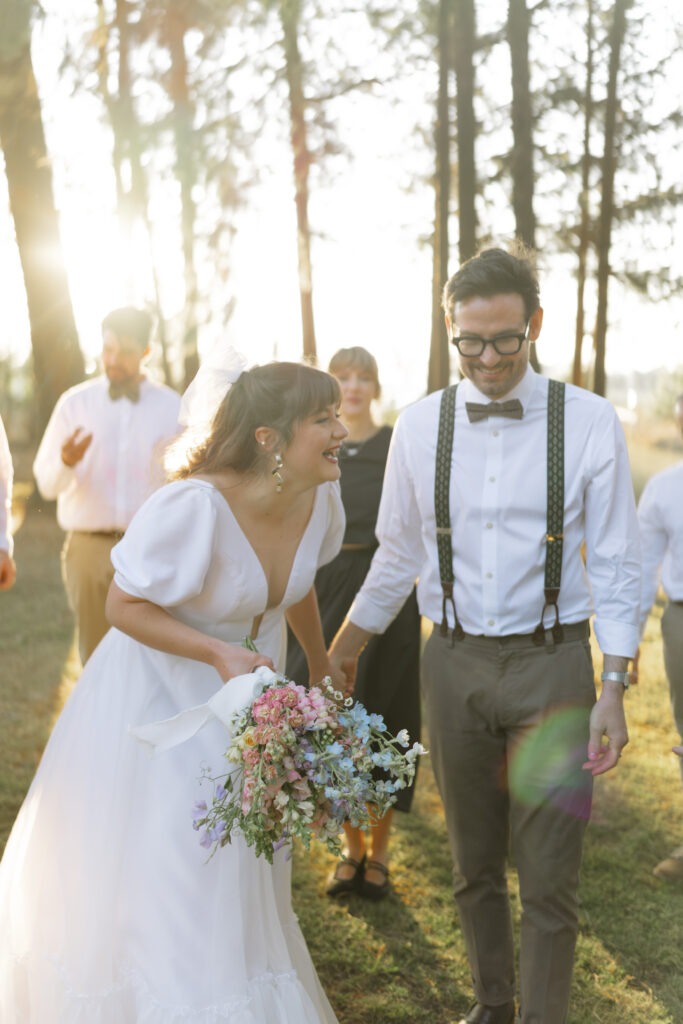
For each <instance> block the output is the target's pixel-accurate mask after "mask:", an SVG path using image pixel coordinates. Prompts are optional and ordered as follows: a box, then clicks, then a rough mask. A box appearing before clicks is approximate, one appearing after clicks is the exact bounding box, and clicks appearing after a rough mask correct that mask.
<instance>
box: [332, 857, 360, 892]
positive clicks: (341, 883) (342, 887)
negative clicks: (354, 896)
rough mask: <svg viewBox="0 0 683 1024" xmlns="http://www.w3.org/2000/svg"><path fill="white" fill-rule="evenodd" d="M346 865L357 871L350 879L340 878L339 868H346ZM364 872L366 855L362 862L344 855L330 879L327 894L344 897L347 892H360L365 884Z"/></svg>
mask: <svg viewBox="0 0 683 1024" xmlns="http://www.w3.org/2000/svg"><path fill="white" fill-rule="evenodd" d="M345 864H349V865H350V866H351V867H352V868H355V869H356V870H355V871H354V873H353V874H352V875H351V877H350V878H339V876H338V875H337V872H338V871H339V868H342V867H344V865H345ZM364 871H365V854H363V856H362V857H361V859H360V860H354V858H353V857H347V856H346V854H342V856H341V860H339V861H338V862H337V865H336V867H335V869H334V871H333V872H332V874H331V875H330V878H329V879H328V882H327V888H326V889H325V892H326V893H327V895H328V896H344V895H345V894H346V893H347V892H358V891H359V889H360V887H361V885H362V882H363V873H364Z"/></svg>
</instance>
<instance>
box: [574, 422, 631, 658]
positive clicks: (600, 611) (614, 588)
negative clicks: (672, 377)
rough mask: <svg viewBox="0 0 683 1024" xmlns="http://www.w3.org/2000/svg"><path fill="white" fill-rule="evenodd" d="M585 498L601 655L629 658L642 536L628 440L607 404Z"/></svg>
mask: <svg viewBox="0 0 683 1024" xmlns="http://www.w3.org/2000/svg"><path fill="white" fill-rule="evenodd" d="M596 426H597V428H598V430H599V434H598V435H597V436H596V440H595V452H594V458H593V465H592V473H591V480H590V483H589V485H588V487H587V489H586V498H585V537H586V571H587V573H588V579H589V581H590V585H591V590H592V592H593V601H594V605H595V635H596V637H597V640H598V643H599V645H600V650H601V651H602V652H603V654H615V655H621V656H622V657H627V658H632V657H633V655H634V654H635V651H636V648H637V647H638V638H639V625H640V619H639V610H640V538H639V535H638V519H637V516H636V505H635V498H634V495H633V482H632V480H631V468H630V465H629V460H628V452H627V449H626V440H625V438H624V432H623V430H622V428H621V424H620V423H619V420H618V418H617V415H616V413H615V411H614V409H613V408H612V406H610V405H609V404H608V403H605V411H604V415H603V418H602V420H601V421H600V423H599V424H596Z"/></svg>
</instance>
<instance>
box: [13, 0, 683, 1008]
mask: <svg viewBox="0 0 683 1024" xmlns="http://www.w3.org/2000/svg"><path fill="white" fill-rule="evenodd" d="M682 36H683V13H681V9H680V5H679V4H678V2H677V0H675V2H674V0H654V2H652V0H650V2H645V0H615V2H607V0H536V2H533V3H532V2H526V0H510V2H509V3H506V2H503V0H477V2H474V0H398V2H394V3H389V2H384V0H365V2H363V0H182V2H181V0H167V2H162V0H43V2H42V4H41V5H40V6H39V5H38V4H35V3H32V2H31V0H0V147H1V149H2V155H3V160H4V163H3V164H2V167H1V169H0V295H1V297H2V312H3V322H2V330H1V331H0V413H1V414H2V416H3V420H4V422H5V423H6V425H7V427H8V431H9V434H10V440H11V442H12V448H13V454H14V456H15V463H16V469H17V474H16V476H17V481H18V483H17V486H16V487H15V508H14V527H15V532H16V540H17V546H16V557H17V564H18V580H17V584H16V586H15V588H14V589H13V590H12V591H11V592H10V593H9V594H7V595H5V598H4V601H3V602H2V607H1V609H0V650H1V651H2V652H3V653H2V678H1V679H0V746H1V747H2V750H3V758H2V767H1V770H0V847H1V846H2V844H3V843H4V841H5V838H6V836H7V834H8V831H9V828H10V826H11V823H12V821H13V820H14V817H15V815H16V812H17V810H18V807H19V805H20V803H21V800H22V799H23V796H24V794H25V792H26V788H27V786H28V784H29V782H30V779H31V776H32V774H33V771H34V769H35V765H36V763H37V761H38V758H39V756H40V752H41V750H42V747H43V745H44V743H45V741H46V739H47V736H48V735H49V732H50V729H51V727H52V724H53V721H54V717H55V715H56V714H57V713H58V711H59V708H60V706H61V704H62V701H63V699H64V698H65V697H66V695H67V694H68V692H69V691H70V689H71V686H72V685H73V682H74V679H75V677H76V675H77V673H78V665H77V659H76V655H75V650H74V646H73V622H72V618H71V615H70V613H69V610H68V607H67V604H66V599H65V595H64V592H63V588H62V585H61V581H60V578H59V548H60V546H61V542H62V535H61V531H59V528H58V526H57V524H56V522H55V520H54V517H53V516H52V515H51V514H39V510H38V509H36V508H35V507H34V508H31V501H30V498H31V493H32V490H33V484H32V481H31V473H30V467H31V459H32V453H33V450H34V447H35V444H36V441H37V439H38V437H39V436H40V432H41V431H42V428H43V426H44V423H45V420H46V418H47V416H48V415H49V413H50V410H51V409H52V406H53V404H54V401H55V399H56V398H57V396H58V395H59V394H60V393H61V391H63V390H64V389H65V388H66V387H68V386H69V385H70V384H73V383H75V382H76V381H78V380H80V379H82V378H83V376H84V375H85V374H89V373H93V372H95V371H96V368H97V354H98V352H99V349H100V331H99V323H100V321H101V319H102V316H103V315H104V314H105V313H106V312H107V311H108V310H109V309H110V308H112V307H114V306H116V305H119V304H121V303H127V302H134V303H138V304H145V305H147V306H148V307H149V308H150V309H152V310H153V311H154V312H155V314H156V319H157V325H156V336H155V358H154V362H155V369H156V372H157V373H158V374H159V375H160V376H161V377H165V378H166V379H167V380H168V381H169V382H171V383H172V384H173V385H174V386H176V387H178V388H180V387H182V386H183V384H184V382H185V380H186V379H187V377H188V376H189V375H190V374H191V373H192V372H193V369H194V367H195V366H196V365H197V362H198V360H199V358H200V357H201V355H202V353H204V352H206V351H207V349H208V348H209V347H210V346H211V344H212V343H213V342H214V341H215V340H216V339H217V338H219V337H221V336H223V335H224V334H225V333H226V332H227V334H228V335H229V337H230V338H231V340H232V341H233V342H234V344H236V345H237V346H238V347H240V348H243V349H244V350H246V351H247V352H248V354H249V355H250V356H251V357H253V358H254V359H255V360H256V361H262V360H264V359H269V358H273V357H279V358H294V359H296V358H299V357H301V356H302V355H303V354H304V353H305V354H307V355H308V357H309V358H312V357H314V356H317V358H318V360H319V362H320V364H321V365H325V363H326V361H327V359H328V357H329V356H330V355H331V353H332V352H333V351H334V350H335V349H336V348H337V347H339V346H341V345H345V344H355V343H360V344H364V345H366V346H367V347H369V348H370V349H372V350H373V351H374V352H375V353H376V355H377V356H378V359H379V362H380V370H381V375H382V378H383V383H384V394H385V400H386V403H387V405H393V406H394V407H400V406H401V405H403V404H405V403H406V402H408V401H410V400H412V399H415V398H417V397H419V396H420V395H421V394H423V393H424V392H425V391H426V390H427V389H428V388H435V387H438V386H440V385H441V384H443V383H445V381H446V379H447V377H448V373H449V363H450V358H449V351H448V345H447V339H446V338H445V334H444V331H443V325H442V318H441V314H440V311H439V308H438V307H439V303H438V295H439V292H440V289H441V286H442V284H443V282H444V280H445V279H446V276H447V273H448V271H449V270H451V271H452V270H453V268H454V267H455V266H456V265H457V263H458V262H459V261H460V259H461V258H465V257H467V256H469V255H470V254H471V253H472V252H474V251H475V250H476V248H477V247H478V246H479V245H481V244H485V243H486V242H487V241H488V240H495V241H500V242H506V241H508V240H509V239H510V238H511V237H512V236H514V235H515V234H518V235H520V236H521V237H522V238H524V239H525V240H526V241H528V242H530V243H531V244H534V245H535V246H536V247H537V248H538V250H539V254H540V269H541V277H542V288H543V300H544V305H545V307H546V317H545V322H544V332H543V336H542V339H541V344H540V345H539V353H538V354H539V358H540V360H541V365H542V369H543V370H544V371H545V372H552V373H553V374H554V375H555V376H559V377H563V378H565V379H570V380H574V381H575V382H577V383H581V384H583V385H584V386H587V387H589V388H593V389H595V390H596V391H598V392H600V393H605V392H606V393H607V394H608V396H609V397H610V398H611V399H612V400H613V401H615V403H617V404H618V405H619V406H620V407H621V408H620V412H621V414H622V416H623V418H624V421H625V423H626V427H627V438H628V442H629V451H630V455H631V462H632V468H633V475H634V486H635V489H636V493H639V491H640V489H641V487H642V485H643V483H644V481H645V480H646V479H647V477H648V476H649V475H650V474H651V473H652V472H654V471H656V470H658V469H660V468H663V467H664V466H665V465H669V464H671V462H672V461H674V460H678V459H680V458H681V455H682V454H683V449H682V448H681V444H680V439H679V438H678V437H677V436H676V431H675V429H674V425H673V424H672V423H671V421H670V416H671V408H672V404H673V396H674V394H675V393H677V392H678V391H680V390H683V376H682V375H681V373H680V369H679V367H680V363H681V359H680V355H679V352H680V345H679V338H680V332H681V320H682V315H681V314H682V306H683V301H682V291H681V278H682V277H683V247H682V246H681V244H680V242H679V240H678V238H679V234H680V230H681V228H682V227H683V222H682V217H681V199H682V198H683V186H682V185H681V180H680V167H681V166H682V163H681V155H682V153H681V150H682V148H683V112H682V110H681V98H682V96H681V84H680V83H681V82H682V81H683V48H682V47H681V42H682V41H683V40H682ZM386 411H391V410H386ZM658 411H659V412H660V413H661V414H662V415H663V416H665V417H666V419H662V421H661V423H660V424H655V425H654V426H652V425H650V426H648V427H647V428H646V429H643V419H644V417H645V418H646V414H648V413H651V412H655V413H656V412H658ZM43 511H44V512H48V510H46V509H44V510H43ZM660 615H661V604H658V605H657V607H656V608H655V611H654V614H653V616H652V617H651V620H650V622H649V624H648V630H647V633H646V636H645V640H644V644H643V659H642V670H641V676H642V678H641V685H640V686H639V687H638V688H637V689H635V688H632V690H631V691H630V694H629V709H628V710H629V722H630V731H631V744H630V746H629V748H628V749H627V752H626V756H625V757H624V759H623V764H622V766H620V769H619V771H618V772H614V773H610V775H609V776H608V777H606V778H605V779H604V780H603V782H601V783H600V786H599V787H597V789H598V792H597V800H596V811H595V815H594V820H593V822H592V825H591V828H590V830H589V837H588V842H587V849H586V858H585V863H584V870H583V888H582V899H583V906H582V922H581V934H580V937H579V946H578V951H577V965H576V971H575V977H574V987H573V992H572V1011H571V1017H570V1024H623V1022H625V1021H627V1022H629V1024H678V1022H680V1021H681V1020H683V977H682V976H681V971H680V949H681V945H682V943H683V916H682V915H681V913H680V897H681V890H672V889H670V888H667V887H664V886H662V885H661V883H659V882H658V881H657V879H655V878H654V877H653V875H652V867H653V865H654V864H655V863H656V862H657V860H659V859H660V858H661V857H662V856H664V855H665V854H666V852H667V851H668V850H669V849H670V848H671V847H672V846H674V845H676V843H678V842H680V835H681V804H680V786H679V784H678V774H677V765H676V763H675V759H674V757H673V755H672V754H671V753H670V747H671V744H672V742H673V741H674V738H675V737H674V729H673V723H672V720H671V716H670V710H669V707H668V696H667V690H666V680H665V677H664V671H663V665H662V660H661V643H660V637H659V617H660ZM416 805H417V806H416V808H415V811H414V813H413V814H411V815H409V816H403V819H402V820H401V822H399V823H398V824H397V835H396V841H395V843H394V859H393V861H392V875H393V884H394V888H395V893H396V895H395V896H394V897H392V898H391V899H390V900H388V901H385V903H384V904H382V905H378V906H377V907H374V906H373V907H368V906H361V905H360V902H359V901H356V902H355V903H354V902H353V901H352V903H351V905H350V906H349V907H347V906H340V905H337V904H335V903H333V901H329V900H325V899H324V897H323V895H322V893H323V889H324V879H325V875H326V874H327V872H328V870H329V868H330V862H329V858H328V857H327V856H326V855H325V854H324V853H322V852H320V851H317V852H316V853H315V854H314V856H313V857H312V858H310V859H308V858H304V857H303V856H301V855H300V853H298V854H297V860H296V869H295V899H296V904H297V911H298V913H299V914H300V917H301V921H302V924H303V927H304V930H305V933H306V937H307V940H308V942H309V944H310V946H311V950H312V952H313V955H314V959H315V962H316V964H317V965H318V968H319V970H320V973H321V977H322V980H323V982H324V984H325V986H326V988H327V990H328V992H329V993H330V997H331V999H332V1001H333V1003H334V1005H335V1007H336V1008H337V1010H338V1013H339V1018H340V1021H341V1022H342V1024H365V1022H366V1021H367V1022H368V1024H369V1022H370V1021H376V1020H381V1021H384V1022H385V1024H390V1022H391V1024H418V1022H422V1021H425V1022H426V1021H429V1022H430V1024H432V1022H437V1024H450V1022H451V1021H453V1020H454V1019H455V1018H456V1016H457V1014H459V1012H460V1011H461V1010H463V1009H464V1007H465V1006H466V1005H467V1001H468V999H469V993H470V979H469V970H468V966H467V961H466V957H465V954H464V946H463V943H462V937H461V935H460V933H459V931H458V927H457V923H456V918H455V914H454V908H453V904H452V897H451V893H450V888H451V879H450V857H449V854H448V845H447V842H446V837H445V826H444V822H443V815H442V812H441V808H440V804H439V801H438V797H437V795H436V792H435V788H434V783H433V779H432V776H431V773H430V770H429V764H428V760H426V761H425V765H424V770H423V771H422V776H421V780H420V783H419V787H418V799H417V800H416ZM511 884H512V893H513V902H515V906H516V913H515V922H516V924H517V923H518V917H519V915H518V901H517V896H516V882H515V879H514V877H513V878H512V879H511Z"/></svg>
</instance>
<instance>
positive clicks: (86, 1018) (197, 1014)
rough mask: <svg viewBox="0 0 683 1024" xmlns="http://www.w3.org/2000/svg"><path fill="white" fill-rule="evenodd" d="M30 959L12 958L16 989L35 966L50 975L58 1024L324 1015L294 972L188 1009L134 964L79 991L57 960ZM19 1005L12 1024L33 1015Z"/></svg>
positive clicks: (282, 1023)
mask: <svg viewBox="0 0 683 1024" xmlns="http://www.w3.org/2000/svg"><path fill="white" fill-rule="evenodd" d="M30 960H31V958H30V957H25V958H22V959H18V960H16V961H15V969H16V980H17V988H18V990H19V991H20V990H21V989H22V988H24V985H23V984H22V977H23V980H25V979H26V975H27V973H28V974H29V975H30V974H32V973H33V971H34V970H36V971H38V972H39V973H40V974H41V975H42V977H43V979H44V981H47V979H48V978H51V979H52V982H53V985H54V988H53V990H52V992H51V993H50V1006H51V1017H50V1019H51V1020H55V1021H59V1022H60V1024H62V1022H64V1024H120V1022H121V1021H123V1020H126V1021H128V1020H130V1021H132V1020H134V1021H135V1022H136V1024H261V1022H263V1021H268V1024H318V1022H319V1021H320V1020H321V1019H323V1018H321V1015H320V1013H321V1008H320V1007H314V1005H313V1004H312V1002H311V999H310V997H309V994H308V993H307V991H306V989H305V988H304V986H303V985H302V983H301V981H300V980H299V978H298V975H297V972H296V970H289V971H282V972H280V973H275V972H272V971H266V972H264V973H262V974H260V975H257V976H254V977H252V978H251V979H249V981H248V982H247V984H246V988H245V992H244V995H243V996H241V997H238V996H232V997H230V998H227V999H222V1000H219V1001H218V1002H215V1003H213V1004H212V1005H210V1006H209V1005H207V1006H201V1007H197V1006H194V1007H192V1006H188V1005H171V1004H170V1003H167V1002H164V1001H163V1000H161V999H159V998H157V997H156V996H155V995H154V994H153V993H152V991H151V990H150V988H149V986H148V985H147V984H146V983H145V980H144V978H143V977H142V975H141V974H140V973H139V972H138V971H136V970H135V969H134V968H128V969H125V970H122V971H121V974H120V980H119V981H118V982H113V983H112V984H111V985H110V986H109V987H107V988H106V989H105V988H103V989H102V990H100V991H98V992H79V991H77V989H76V988H75V987H74V986H73V985H72V984H71V982H70V980H69V977H68V972H67V970H66V969H65V968H64V966H63V965H61V964H60V963H58V962H57V961H55V960H52V962H51V963H50V964H49V965H48V964H45V963H44V964H43V965H42V968H40V967H39V965H37V964H30ZM49 987H50V986H49V985H48V986H47V988H49ZM45 992H46V990H44V992H43V994H45ZM21 1004H22V1000H21V997H20V998H19V999H18V1001H17V1003H16V1004H15V1008H14V1011H10V1012H14V1013H15V1014H16V1016H15V1020H16V1024H20V1022H22V1021H23V1020H24V1019H32V1018H30V1014H31V1012H32V1009H31V1007H30V1006H28V1005H24V1006H22V1005H21ZM24 1014H28V1015H29V1017H28V1018H25V1017H24V1016H23V1015H24ZM5 1024H10V1021H7V1022H5ZM11 1024H14V1021H12V1022H11Z"/></svg>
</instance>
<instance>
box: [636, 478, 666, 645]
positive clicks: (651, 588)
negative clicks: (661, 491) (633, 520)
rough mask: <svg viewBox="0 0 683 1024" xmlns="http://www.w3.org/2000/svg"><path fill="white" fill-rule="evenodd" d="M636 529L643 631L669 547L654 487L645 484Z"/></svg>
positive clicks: (652, 483) (652, 484)
mask: <svg viewBox="0 0 683 1024" xmlns="http://www.w3.org/2000/svg"><path fill="white" fill-rule="evenodd" d="M638 526H639V528H640V550H641V554H642V566H643V578H642V585H641V590H640V628H641V634H642V631H643V629H644V628H645V623H646V621H647V617H648V615H649V614H650V609H651V608H652V605H653V604H654V601H655V597H656V596H657V588H658V586H659V578H660V570H661V567H662V562H663V561H664V555H665V554H666V551H667V548H668V546H669V536H668V534H667V531H666V528H665V525H664V523H663V522H662V515H661V510H660V508H659V505H658V503H657V496H656V484H655V482H654V481H653V480H650V481H648V483H647V484H646V486H645V489H644V490H643V493H642V494H641V496H640V502H639V503H638Z"/></svg>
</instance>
